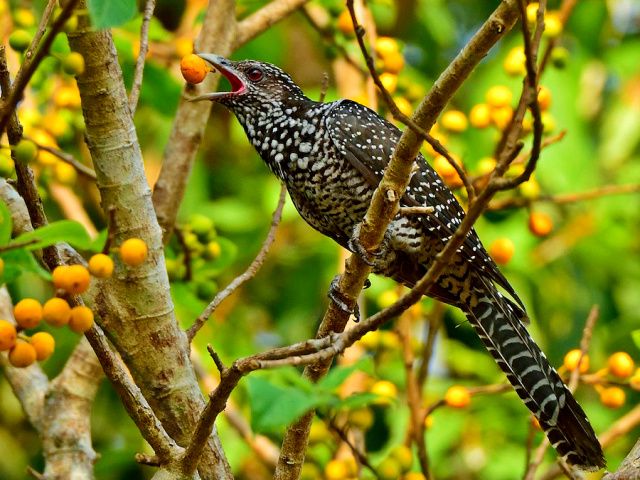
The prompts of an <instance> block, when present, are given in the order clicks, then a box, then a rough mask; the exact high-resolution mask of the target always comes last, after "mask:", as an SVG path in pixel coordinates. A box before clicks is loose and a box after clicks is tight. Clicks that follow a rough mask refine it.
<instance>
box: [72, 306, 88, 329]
mask: <svg viewBox="0 0 640 480" xmlns="http://www.w3.org/2000/svg"><path fill="white" fill-rule="evenodd" d="M92 326H93V312H92V311H91V309H90V308H89V307H85V306H84V305H79V306H77V307H73V308H72V309H71V318H70V319H69V328H70V329H71V330H72V331H74V332H75V333H84V332H86V331H87V330H89V329H90V328H91V327H92Z"/></svg>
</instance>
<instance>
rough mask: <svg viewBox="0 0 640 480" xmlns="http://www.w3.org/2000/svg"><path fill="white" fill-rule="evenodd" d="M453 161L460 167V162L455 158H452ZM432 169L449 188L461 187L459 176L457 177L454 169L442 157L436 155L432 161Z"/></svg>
mask: <svg viewBox="0 0 640 480" xmlns="http://www.w3.org/2000/svg"><path fill="white" fill-rule="evenodd" d="M453 159H454V160H455V162H456V163H457V164H458V165H460V161H459V160H458V159H457V158H456V157H453ZM433 168H434V169H435V171H436V172H438V175H440V176H441V177H442V179H443V180H444V181H445V183H446V184H447V185H449V186H450V187H452V188H456V187H460V186H461V185H462V179H461V178H460V175H458V172H457V171H456V169H455V168H453V165H451V163H449V160H447V159H446V158H445V157H444V156H443V155H438V156H437V157H436V158H434V159H433Z"/></svg>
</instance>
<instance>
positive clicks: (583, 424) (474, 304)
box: [466, 275, 605, 470]
mask: <svg viewBox="0 0 640 480" xmlns="http://www.w3.org/2000/svg"><path fill="white" fill-rule="evenodd" d="M472 291H473V294H472V295H471V300H470V301H469V305H468V306H467V308H466V310H467V317H468V319H469V321H470V323H471V324H472V325H473V327H474V329H475V330H476V332H477V333H478V335H479V336H480V338H481V339H482V341H483V343H484V344H485V346H486V348H487V349H488V350H489V352H490V353H491V355H493V357H494V358H495V360H496V362H497V363H498V365H499V366H500V368H501V369H502V371H503V372H504V373H505V374H506V375H507V378H508V380H509V382H511V384H512V385H513V387H514V388H515V390H516V392H517V393H518V395H519V396H520V398H521V399H522V400H523V401H524V403H525V405H526V406H527V407H528V408H529V410H531V412H532V413H533V414H534V415H535V417H536V418H537V419H538V421H539V422H540V425H541V427H542V428H543V430H544V431H545V433H546V435H547V437H548V438H549V441H550V443H551V445H552V446H553V447H554V448H555V449H556V451H557V452H558V453H559V454H560V456H561V457H562V458H564V459H565V460H566V461H567V462H568V463H569V464H571V465H575V466H577V467H579V468H581V469H585V470H596V469H599V468H602V467H604V465H605V461H604V456H603V453H602V449H601V447H600V443H599V442H598V439H597V438H596V435H595V433H594V431H593V428H592V427H591V425H590V423H589V421H588V420H587V416H586V415H585V413H584V412H583V410H582V408H581V407H580V405H578V403H577V402H576V400H575V399H574V398H573V396H572V395H571V392H569V390H568V389H567V388H566V386H565V385H564V383H563V382H562V380H561V378H560V376H559V375H558V373H557V372H556V370H555V369H554V368H553V367H552V366H551V365H550V364H549V362H548V360H547V359H546V357H545V356H544V353H542V351H541V350H540V348H539V347H538V345H536V343H535V342H534V341H533V339H532V338H531V337H530V336H529V332H528V331H527V329H526V328H525V326H524V324H523V323H522V321H521V320H520V319H519V318H518V315H517V314H516V312H515V311H514V309H513V307H512V306H511V305H510V303H509V302H508V301H507V300H506V299H505V298H504V297H503V296H502V295H501V294H500V293H499V292H498V291H497V290H496V288H495V287H494V285H493V284H492V283H491V282H490V281H488V280H486V279H484V278H482V277H481V276H479V275H477V276H474V279H473V281H472Z"/></svg>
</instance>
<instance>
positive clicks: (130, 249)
mask: <svg viewBox="0 0 640 480" xmlns="http://www.w3.org/2000/svg"><path fill="white" fill-rule="evenodd" d="M147 251H148V249H147V244H146V243H144V240H141V239H139V238H129V239H128V240H125V241H124V242H122V245H120V258H122V261H123V262H124V263H126V264H127V265H130V266H132V267H136V266H138V265H140V264H142V263H143V262H144V261H145V260H146V259H147Z"/></svg>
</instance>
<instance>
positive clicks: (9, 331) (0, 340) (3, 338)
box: [0, 320, 18, 352]
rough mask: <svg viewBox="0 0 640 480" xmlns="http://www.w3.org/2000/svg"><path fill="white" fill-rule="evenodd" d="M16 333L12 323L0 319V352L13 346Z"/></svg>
mask: <svg viewBox="0 0 640 480" xmlns="http://www.w3.org/2000/svg"><path fill="white" fill-rule="evenodd" d="M17 336H18V334H17V332H16V327H15V325H13V323H11V322H8V321H7V320H0V352H3V351H5V350H9V349H10V348H13V346H14V345H15V344H16V338H17Z"/></svg>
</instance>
